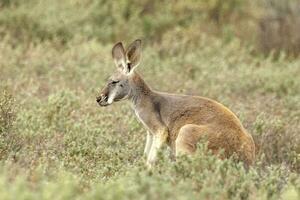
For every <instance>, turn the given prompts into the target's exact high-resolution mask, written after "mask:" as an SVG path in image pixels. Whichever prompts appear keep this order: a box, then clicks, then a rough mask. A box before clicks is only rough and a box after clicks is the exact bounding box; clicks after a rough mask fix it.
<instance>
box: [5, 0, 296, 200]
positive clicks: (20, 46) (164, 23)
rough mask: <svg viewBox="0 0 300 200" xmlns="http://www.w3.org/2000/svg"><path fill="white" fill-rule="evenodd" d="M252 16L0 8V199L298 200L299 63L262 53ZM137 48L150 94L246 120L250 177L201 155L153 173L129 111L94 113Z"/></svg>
mask: <svg viewBox="0 0 300 200" xmlns="http://www.w3.org/2000/svg"><path fill="white" fill-rule="evenodd" d="M224 2H226V3H224ZM253 2H255V1H252V3H250V1H249V2H248V1H239V0H230V1H218V0H210V1H200V3H199V1H193V0H187V1H176V2H174V4H170V3H168V2H167V1H159V2H158V1H146V0H142V1H132V2H129V1H125V0H123V1H118V2H114V1H105V0H102V1H96V0H88V1H80V0H66V1H58V0H51V1H50V0H43V1H39V0H26V1H23V0H6V1H1V2H0V35H1V38H2V39H1V40H0V196H1V199H105V200H107V199H280V198H281V199H299V196H300V175H299V173H300V136H299V130H300V123H299V121H300V110H299V108H300V93H299V91H300V79H299V78H298V77H299V75H300V67H299V66H300V59H299V58H296V57H295V58H294V59H291V57H289V56H290V55H291V54H290V53H289V51H285V53H284V52H281V51H280V50H284V49H286V48H285V47H282V46H281V45H279V46H276V48H278V49H279V51H278V53H277V54H276V55H277V57H276V58H277V59H274V55H275V54H273V53H271V54H268V53H267V52H270V51H271V52H272V50H267V51H263V52H264V53H266V54H264V55H261V53H259V50H258V49H259V48H258V47H257V46H256V43H255V41H257V40H258V38H256V39H255V38H252V39H253V40H252V39H249V37H250V36H249V35H250V34H249V33H247V32H249V29H251V27H256V28H257V26H254V25H253V23H254V22H253V21H252V20H250V19H249V15H250V14H251V15H250V16H252V15H254V14H256V13H260V11H261V9H265V8H264V6H265V5H267V3H266V2H265V3H266V4H264V6H260V4H259V3H257V2H256V3H253ZM294 2H296V3H297V1H294ZM273 5H274V4H272V6H273ZM249 6H253V7H251V8H256V9H254V10H251V12H250V11H249V10H248V11H246V10H247V9H246V8H249ZM267 8H270V9H271V8H272V7H267ZM274 8H277V7H276V6H275V7H274ZM272 9H273V8H272ZM277 10H278V9H277ZM274 12H275V11H274ZM285 12H287V11H286V10H285ZM280 13H284V12H280ZM296 14H297V13H296ZM296 14H293V15H291V16H293V17H295V16H296ZM257 16H260V14H257ZM284 16H288V15H284ZM259 19H260V20H263V18H259ZM257 23H258V22H257ZM252 25H253V26H252ZM238 27H240V28H239V29H240V30H239V29H238ZM291 28H294V27H291ZM251 30H252V29H251ZM253 30H258V32H257V34H253V35H255V36H259V33H260V32H259V29H253ZM242 33H243V34H242ZM251 33H254V32H251ZM255 33H256V32H255ZM253 35H252V36H253ZM291 35H292V34H291ZM248 36H249V37H248ZM139 37H140V38H143V39H144V40H143V41H144V48H143V50H144V52H143V61H142V64H141V65H140V66H139V68H138V71H139V72H140V73H141V74H143V76H144V78H145V80H146V81H147V82H148V83H149V85H151V86H152V87H153V88H154V89H157V90H161V91H169V92H174V93H185V94H195V95H201V96H206V97H209V98H212V99H216V100H218V101H220V102H222V103H223V104H224V105H226V106H228V107H229V108H230V109H232V110H233V111H234V112H235V113H236V114H237V115H238V117H239V118H240V119H241V121H242V123H243V124H244V126H245V127H246V129H247V130H248V131H249V132H250V133H251V134H252V135H253V137H254V139H255V142H256V146H257V153H256V154H257V159H256V163H255V165H254V166H253V167H252V168H250V169H249V171H245V169H244V168H243V167H242V165H241V163H234V162H232V161H231V160H219V159H217V158H216V157H214V156H213V155H210V153H209V152H208V153H206V151H205V145H204V144H202V145H200V146H199V147H200V148H199V151H198V153H197V156H195V157H192V158H189V157H188V158H181V159H179V160H178V161H177V162H176V163H173V162H171V161H170V160H169V159H168V154H167V152H165V151H163V152H161V155H160V157H161V159H160V162H159V163H157V166H156V168H155V169H154V170H153V171H148V170H147V169H146V167H145V164H144V159H143V155H142V153H143V146H144V143H145V133H144V132H145V130H144V128H143V126H142V125H141V124H140V123H139V122H138V121H137V119H136V118H135V116H134V113H133V112H132V110H131V108H130V106H129V104H128V103H125V102H122V103H115V104H114V105H112V106H110V107H107V108H100V107H99V106H98V105H97V104H96V101H95V97H96V96H97V94H98V92H99V89H100V88H101V87H102V86H103V84H104V82H105V79H106V77H107V76H108V75H110V74H111V72H112V71H113V70H115V67H114V65H113V61H112V59H111V48H112V45H113V44H114V43H115V42H117V41H119V40H124V41H125V43H127V44H128V43H129V42H131V40H133V39H135V38H139ZM287 37H288V36H287ZM292 37H294V35H292ZM245 38H248V39H249V43H246V42H245ZM267 39H272V41H273V38H267ZM274 41H276V39H274ZM293 41H296V40H293ZM252 42H253V43H252ZM285 44H286V43H285ZM291 44H292V45H296V44H297V42H292V43H291ZM253 52H255V54H254V53H253ZM293 52H297V51H294V50H293Z"/></svg>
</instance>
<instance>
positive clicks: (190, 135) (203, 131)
mask: <svg viewBox="0 0 300 200" xmlns="http://www.w3.org/2000/svg"><path fill="white" fill-rule="evenodd" d="M207 133H208V127H207V126H205V125H196V124H186V125H184V126H182V127H181V128H180V130H179V133H178V136H177V138H176V142H175V148H176V156H179V155H182V154H187V155H191V154H194V153H195V151H196V149H197V143H198V141H199V139H200V138H205V136H206V135H207Z"/></svg>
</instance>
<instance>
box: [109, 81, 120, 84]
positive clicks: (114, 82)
mask: <svg viewBox="0 0 300 200" xmlns="http://www.w3.org/2000/svg"><path fill="white" fill-rule="evenodd" d="M119 82H120V81H112V82H111V84H117V83H119Z"/></svg>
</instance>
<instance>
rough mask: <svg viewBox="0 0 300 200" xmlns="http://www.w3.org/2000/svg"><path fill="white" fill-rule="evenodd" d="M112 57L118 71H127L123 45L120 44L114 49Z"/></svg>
mask: <svg viewBox="0 0 300 200" xmlns="http://www.w3.org/2000/svg"><path fill="white" fill-rule="evenodd" d="M112 57H113V59H114V61H115V64H116V66H117V68H118V69H120V70H122V71H125V70H126V56H125V50H124V47H123V44H122V43H121V42H118V43H117V44H115V46H114V47H113V48H112Z"/></svg>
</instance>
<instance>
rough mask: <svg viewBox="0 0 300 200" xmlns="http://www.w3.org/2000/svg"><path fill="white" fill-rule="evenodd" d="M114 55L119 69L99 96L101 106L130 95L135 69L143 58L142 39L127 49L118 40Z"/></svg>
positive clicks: (113, 51) (98, 100)
mask: <svg viewBox="0 0 300 200" xmlns="http://www.w3.org/2000/svg"><path fill="white" fill-rule="evenodd" d="M112 57H113V59H114V61H115V65H116V67H117V70H116V72H115V73H113V75H112V76H111V77H110V78H109V79H108V81H107V83H106V85H105V86H104V88H103V89H102V90H101V93H100V96H98V97H97V102H98V103H99V105H100V106H108V105H110V104H112V103H113V102H115V101H120V100H123V99H127V98H128V97H129V95H130V93H131V90H132V81H131V80H132V79H133V78H134V73H133V71H134V69H135V68H136V67H137V66H138V64H139V63H140V59H141V40H139V39H138V40H135V41H134V42H133V43H132V44H130V45H129V47H128V48H127V50H125V49H124V47H123V44H122V43H121V42H118V43H117V44H115V45H114V47H113V48H112Z"/></svg>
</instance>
